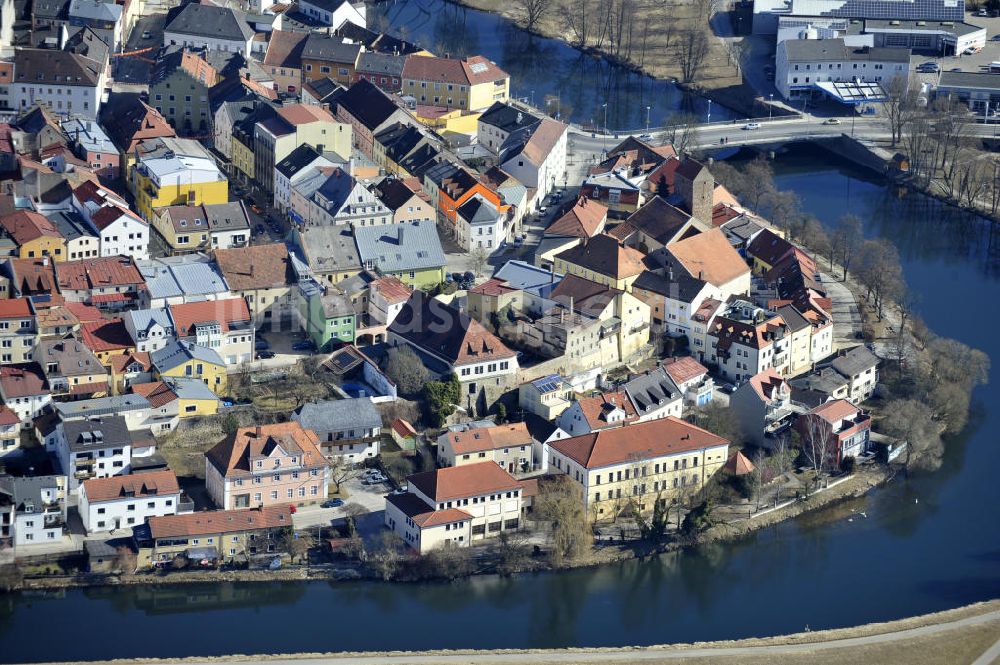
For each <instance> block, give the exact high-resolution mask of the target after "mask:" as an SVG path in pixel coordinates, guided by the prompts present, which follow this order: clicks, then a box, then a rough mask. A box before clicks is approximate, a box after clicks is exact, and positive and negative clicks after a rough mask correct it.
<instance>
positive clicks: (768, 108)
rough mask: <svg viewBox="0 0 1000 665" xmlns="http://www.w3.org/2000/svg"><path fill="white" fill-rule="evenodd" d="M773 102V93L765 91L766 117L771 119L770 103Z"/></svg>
mask: <svg viewBox="0 0 1000 665" xmlns="http://www.w3.org/2000/svg"><path fill="white" fill-rule="evenodd" d="M773 102H774V93H773V92H769V93H767V119H768V120H770V119H771V104H772V103H773Z"/></svg>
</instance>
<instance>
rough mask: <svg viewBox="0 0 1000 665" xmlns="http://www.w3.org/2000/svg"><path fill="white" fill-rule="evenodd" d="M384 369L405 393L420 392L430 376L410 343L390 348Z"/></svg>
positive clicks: (413, 393)
mask: <svg viewBox="0 0 1000 665" xmlns="http://www.w3.org/2000/svg"><path fill="white" fill-rule="evenodd" d="M384 369H385V373H386V374H388V375H389V378H390V379H392V380H393V381H395V382H396V386H397V387H398V388H399V391H400V392H401V393H402V394H404V395H415V394H417V393H419V392H420V391H421V389H423V387H424V384H425V383H427V379H428V378H429V377H430V374H429V372H428V371H427V367H426V366H425V365H424V363H423V361H421V360H420V357H419V356H417V354H416V353H415V352H414V351H413V349H412V348H410V346H409V345H404V346H394V347H392V348H391V349H389V351H388V352H387V353H386V360H385V368H384Z"/></svg>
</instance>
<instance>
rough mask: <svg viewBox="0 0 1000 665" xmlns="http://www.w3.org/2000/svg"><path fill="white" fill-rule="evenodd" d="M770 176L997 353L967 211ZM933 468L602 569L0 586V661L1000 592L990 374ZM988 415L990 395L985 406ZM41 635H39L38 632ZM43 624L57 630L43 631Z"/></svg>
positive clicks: (513, 634)
mask: <svg viewBox="0 0 1000 665" xmlns="http://www.w3.org/2000/svg"><path fill="white" fill-rule="evenodd" d="M775 171H776V174H777V182H778V184H779V186H780V187H782V188H787V189H791V190H794V191H796V192H797V193H798V194H799V196H800V197H801V198H802V200H803V204H804V207H805V208H806V209H807V210H809V211H811V212H812V213H813V214H815V215H817V216H818V217H820V218H821V219H822V220H823V221H824V222H827V223H831V224H832V223H834V222H835V221H836V220H837V219H838V218H839V217H840V216H841V215H842V214H843V213H844V212H847V211H848V210H849V211H851V212H853V213H855V214H857V215H859V216H860V217H861V218H862V219H864V220H865V224H866V231H867V233H868V234H869V235H872V236H875V235H881V236H884V237H886V238H889V239H891V240H892V241H893V242H894V243H895V244H896V245H897V246H898V247H899V249H900V253H901V256H902V261H903V267H904V270H905V275H906V279H907V281H908V282H909V284H910V285H911V286H912V287H913V288H914V289H916V290H917V291H918V292H919V293H920V294H921V296H922V297H921V299H920V301H919V303H918V309H919V310H920V313H921V315H922V316H923V317H924V319H925V320H926V321H927V324H928V325H929V326H930V327H931V329H933V330H935V331H937V332H938V333H940V334H942V335H948V336H952V337H955V338H958V339H959V340H961V341H963V342H966V343H968V344H971V345H973V346H977V347H978V348H981V349H983V350H985V351H987V352H988V353H989V354H990V355H991V357H993V358H996V357H997V356H998V352H1000V336H998V335H997V334H996V328H994V326H997V325H998V324H1000V315H998V313H997V312H998V308H997V307H996V306H995V305H994V304H993V303H995V302H996V301H997V299H998V297H1000V289H998V284H997V281H998V278H1000V270H998V262H997V261H996V260H993V261H991V260H989V258H988V257H987V255H986V251H985V249H984V243H982V242H981V238H982V233H983V224H982V223H981V221H977V220H975V218H970V217H969V216H967V215H964V214H961V213H958V212H955V211H953V210H951V209H949V208H947V207H945V206H943V205H941V204H940V203H938V202H936V201H934V200H932V199H929V198H927V197H924V196H922V195H919V194H910V195H909V196H907V197H906V198H904V199H899V198H896V197H894V196H893V195H892V194H891V193H890V191H889V189H888V188H887V187H886V186H885V185H884V183H882V182H880V181H879V180H878V179H877V178H873V177H871V176H869V175H868V174H867V173H866V172H863V171H861V170H859V169H857V168H856V167H854V166H852V165H850V164H847V163H842V162H840V161H839V160H837V159H835V158H832V157H830V156H829V155H828V154H826V153H825V152H822V151H820V150H819V149H817V148H813V147H808V146H804V147H793V148H792V149H791V150H789V151H788V152H786V153H782V154H779V156H778V159H777V161H776V162H775ZM991 379H992V381H991V383H990V385H988V386H985V387H982V388H979V389H978V390H977V392H976V394H975V400H974V413H973V415H972V417H971V418H970V424H969V426H968V428H967V429H966V431H964V432H963V433H962V434H961V435H960V436H958V437H954V438H952V439H951V440H949V441H948V445H947V453H946V456H945V460H944V465H943V467H942V468H941V469H940V470H939V471H937V472H935V473H933V474H928V475H922V476H916V477H911V478H910V479H908V480H906V479H903V478H897V480H896V481H895V482H893V483H892V484H890V485H889V486H888V487H887V488H885V489H882V490H878V491H876V492H874V493H873V494H871V495H870V496H868V497H866V498H865V499H861V500H858V501H856V502H855V503H854V504H853V505H851V506H849V507H851V508H855V509H858V510H864V511H865V512H866V514H867V516H868V517H867V519H865V518H861V517H857V516H855V517H854V519H853V520H852V521H849V520H848V519H847V517H848V513H849V510H848V508H847V507H842V508H839V509H833V510H830V511H826V512H824V513H822V514H820V515H817V516H811V517H808V516H807V517H805V518H801V519H798V520H794V521H791V522H788V523H785V524H781V525H778V526H776V527H774V528H770V529H767V530H765V531H762V532H760V533H758V534H755V535H753V536H752V537H749V538H747V539H745V540H743V541H741V542H738V543H732V544H727V545H713V546H708V547H704V548H702V549H699V550H696V551H690V552H686V553H681V554H671V555H667V556H662V557H657V558H653V559H649V560H645V561H631V562H627V563H623V564H619V565H613V566H608V567H604V568H599V569H588V570H577V571H569V572H564V573H554V574H534V575H524V576H516V577H512V578H498V577H492V576H491V577H480V578H474V579H469V580H463V581H459V582H455V583H451V584H419V585H389V584H381V583H372V582H359V583H342V584H328V583H322V582H314V583H285V584H266V585H250V584H222V585H207V586H201V585H199V586H188V585H176V586H163V587H149V588H106V589H91V590H70V591H67V592H65V594H60V595H61V596H62V597H58V598H47V597H35V596H31V595H29V594H23V593H19V594H8V595H6V596H0V644H2V645H3V647H2V649H0V661H4V662H19V661H32V660H35V661H38V660H72V661H77V660H85V659H98V658H121V657H139V656H164V657H166V656H189V655H208V654H227V653H263V652H267V653H275V652H300V651H327V650H329V651H337V650H375V649H379V650H381V649H430V648H458V647H480V648H491V647H562V646H580V645H587V646H604V645H623V644H653V643H663V642H672V641H685V642H690V641H695V640H709V639H730V638H740V637H748V636H760V635H772V634H778V633H786V632H791V631H798V630H801V629H803V628H804V627H805V626H806V625H808V626H810V627H811V628H812V629H820V628H829V627H838V626H848V625H853V624H859V623H866V622H871V621H882V620H889V619H895V618H900V617H904V616H910V615H914V614H920V613H924V612H931V611H936V610H942V609H946V608H951V607H956V606H959V605H963V604H966V603H969V602H974V601H979V600H985V599H989V598H995V597H998V596H1000V520H997V519H996V506H997V505H1000V483H998V482H997V481H996V473H997V470H998V469H1000V446H997V442H996V435H995V432H996V431H997V430H998V429H1000V416H998V413H997V410H996V406H997V405H998V404H1000V384H998V382H997V364H996V363H994V368H993V370H992V376H991ZM990 404H992V405H993V408H987V405H990ZM43 635H51V636H53V638H52V639H46V638H43V637H42V636H43ZM56 636H57V637H56Z"/></svg>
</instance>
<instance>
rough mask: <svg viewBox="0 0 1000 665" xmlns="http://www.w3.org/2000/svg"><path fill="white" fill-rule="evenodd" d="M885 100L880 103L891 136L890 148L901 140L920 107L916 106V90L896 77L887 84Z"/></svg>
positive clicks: (904, 80)
mask: <svg viewBox="0 0 1000 665" xmlns="http://www.w3.org/2000/svg"><path fill="white" fill-rule="evenodd" d="M886 92H888V97H887V99H886V100H885V101H884V102H883V103H882V113H883V115H884V117H885V120H886V123H887V124H888V125H889V131H890V133H891V134H892V147H894V148H895V147H896V144H897V143H898V142H900V141H901V140H902V139H903V132H904V131H905V130H906V127H907V126H908V125H909V124H910V122H912V121H913V119H914V118H915V117H916V115H917V114H918V113H920V107H919V106H918V105H917V92H918V91H917V89H916V88H914V87H912V86H909V85H907V82H906V79H905V78H903V77H901V76H897V77H894V78H893V79H892V81H890V83H889V89H888V90H887V91H886Z"/></svg>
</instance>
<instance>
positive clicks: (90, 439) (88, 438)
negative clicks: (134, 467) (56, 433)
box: [62, 416, 132, 453]
mask: <svg viewBox="0 0 1000 665" xmlns="http://www.w3.org/2000/svg"><path fill="white" fill-rule="evenodd" d="M62 426H63V432H65V434H66V443H67V445H68V446H69V449H70V451H72V452H75V453H79V452H86V451H88V450H100V449H104V448H117V447H121V446H130V445H132V434H131V433H130V432H129V430H128V426H127V425H126V424H125V418H123V417H122V416H101V417H99V418H90V419H89V420H82V419H81V420H66V421H64V422H63V424H62Z"/></svg>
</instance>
